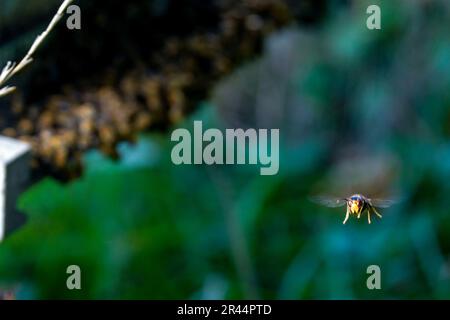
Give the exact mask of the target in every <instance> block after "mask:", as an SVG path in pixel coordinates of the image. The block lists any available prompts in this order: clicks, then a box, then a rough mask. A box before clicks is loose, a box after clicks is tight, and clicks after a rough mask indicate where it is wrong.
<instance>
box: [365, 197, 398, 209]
mask: <svg viewBox="0 0 450 320" xmlns="http://www.w3.org/2000/svg"><path fill="white" fill-rule="evenodd" d="M369 201H370V204H371V205H372V206H374V207H377V208H389V207H390V206H392V205H394V204H396V203H397V202H398V200H387V199H369Z"/></svg>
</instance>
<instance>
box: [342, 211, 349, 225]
mask: <svg viewBox="0 0 450 320" xmlns="http://www.w3.org/2000/svg"><path fill="white" fill-rule="evenodd" d="M349 217H350V209H349V208H347V213H346V215H345V219H344V222H342V224H345V223H346V222H347V220H348V218H349Z"/></svg>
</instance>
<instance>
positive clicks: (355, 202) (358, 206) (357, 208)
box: [347, 195, 364, 214]
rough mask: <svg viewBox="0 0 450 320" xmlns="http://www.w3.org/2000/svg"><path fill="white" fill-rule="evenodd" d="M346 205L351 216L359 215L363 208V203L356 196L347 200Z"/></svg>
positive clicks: (360, 198)
mask: <svg viewBox="0 0 450 320" xmlns="http://www.w3.org/2000/svg"><path fill="white" fill-rule="evenodd" d="M347 203H348V207H349V208H350V212H351V213H353V214H358V213H361V211H362V209H363V206H364V201H363V199H362V197H360V196H358V195H355V196H352V197H351V198H350V199H348V200H347Z"/></svg>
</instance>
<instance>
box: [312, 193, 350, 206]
mask: <svg viewBox="0 0 450 320" xmlns="http://www.w3.org/2000/svg"><path fill="white" fill-rule="evenodd" d="M309 199H310V200H311V201H312V202H314V203H317V204H320V205H323V206H326V207H330V208H337V207H342V206H344V205H345V204H346V203H347V200H346V199H342V198H333V197H324V196H315V197H310V198H309Z"/></svg>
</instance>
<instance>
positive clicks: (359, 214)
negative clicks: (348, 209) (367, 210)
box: [358, 210, 362, 219]
mask: <svg viewBox="0 0 450 320" xmlns="http://www.w3.org/2000/svg"><path fill="white" fill-rule="evenodd" d="M361 213H362V210H361V211H360V212H359V213H358V219H359V218H361Z"/></svg>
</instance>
